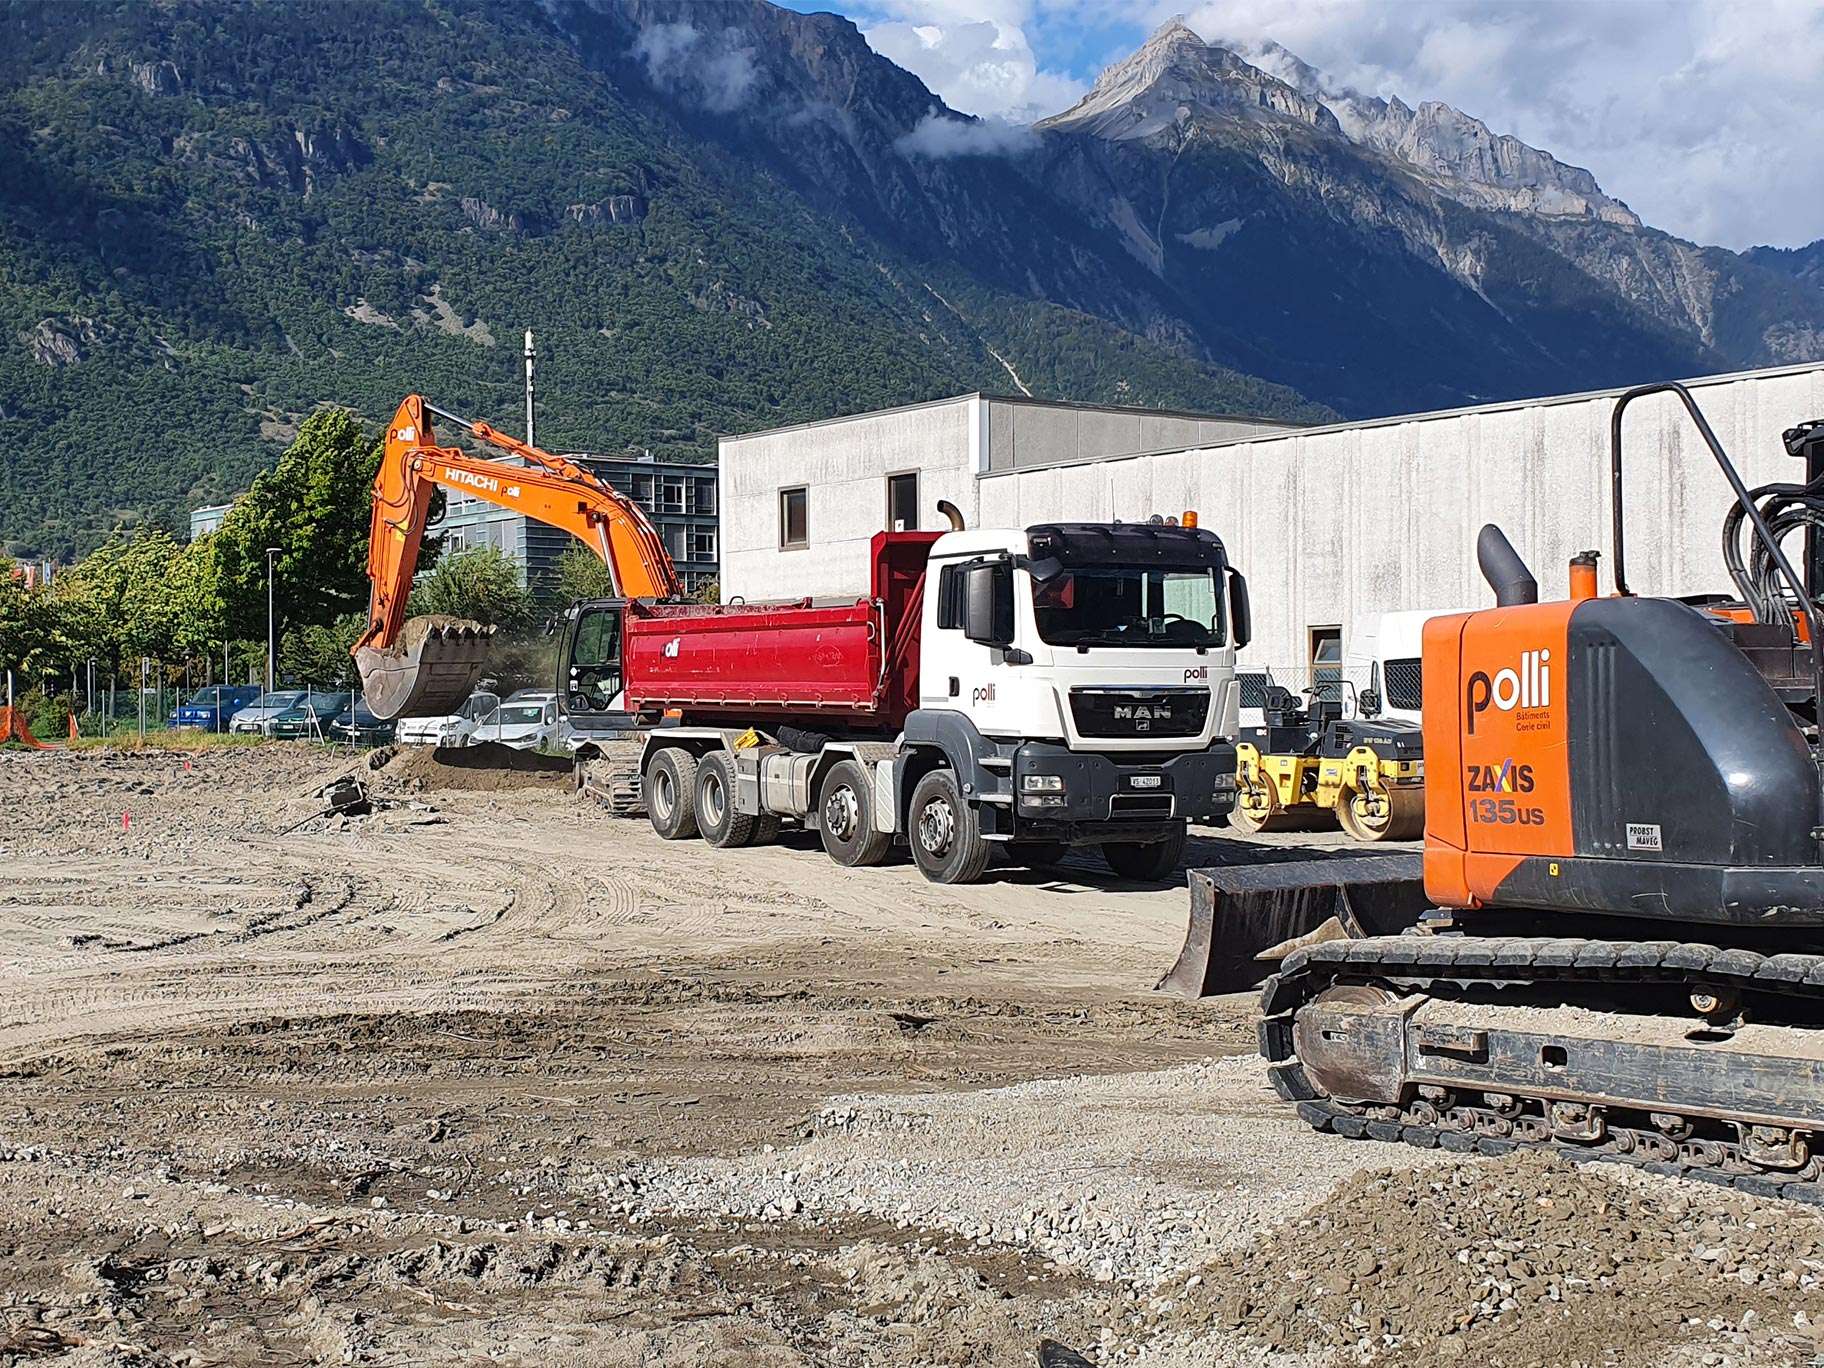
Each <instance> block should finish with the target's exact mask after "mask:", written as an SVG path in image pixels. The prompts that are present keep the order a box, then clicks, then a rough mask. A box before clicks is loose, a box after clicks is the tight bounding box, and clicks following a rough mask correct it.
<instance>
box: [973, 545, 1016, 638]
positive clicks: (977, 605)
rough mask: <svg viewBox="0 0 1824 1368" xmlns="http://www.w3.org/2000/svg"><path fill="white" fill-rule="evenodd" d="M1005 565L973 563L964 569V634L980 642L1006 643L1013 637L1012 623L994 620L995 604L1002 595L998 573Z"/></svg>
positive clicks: (1005, 568) (1004, 572) (1005, 572)
mask: <svg viewBox="0 0 1824 1368" xmlns="http://www.w3.org/2000/svg"><path fill="white" fill-rule="evenodd" d="M1007 573H1008V571H1007V567H1005V566H1004V565H997V564H983V565H972V566H970V567H969V568H968V569H966V570H965V571H963V635H964V636H966V637H967V638H969V640H971V641H974V642H979V643H980V644H981V645H983V646H1006V645H1008V644H1010V643H1011V642H1012V640H1013V635H1012V632H1011V630H1010V629H1011V628H1012V625H1013V624H1012V623H997V622H996V621H995V616H996V612H995V610H996V604H997V601H998V600H999V599H1000V598H1001V594H1000V592H999V591H1000V588H1001V576H1003V575H1005V574H1007Z"/></svg>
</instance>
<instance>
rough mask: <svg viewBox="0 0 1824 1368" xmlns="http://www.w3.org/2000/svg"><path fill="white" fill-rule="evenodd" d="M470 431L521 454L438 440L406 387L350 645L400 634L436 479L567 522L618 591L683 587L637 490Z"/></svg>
mask: <svg viewBox="0 0 1824 1368" xmlns="http://www.w3.org/2000/svg"><path fill="white" fill-rule="evenodd" d="M469 432H470V433H471V434H472V435H473V436H475V437H476V438H477V439H479V440H480V441H483V442H486V443H487V444H488V445H490V446H493V447H495V448H497V449H499V450H501V451H504V452H506V453H508V454H509V455H511V456H516V457H518V458H520V459H521V460H523V461H524V462H525V463H526V464H524V465H515V464H512V463H511V462H508V461H501V460H490V459H488V458H486V457H482V456H476V455H473V454H471V453H469V452H467V451H464V450H462V449H461V448H459V447H449V446H439V445H437V442H436V436H435V434H434V433H433V431H432V429H431V413H430V406H429V405H428V404H427V403H426V402H425V401H424V399H423V397H422V396H420V395H416V394H413V395H408V396H407V397H406V399H405V402H404V403H402V404H400V405H399V409H398V411H397V412H396V413H395V414H394V415H393V420H392V422H390V423H388V424H387V428H386V449H385V454H384V456H383V457H382V459H381V462H380V470H379V473H378V474H376V475H375V477H374V501H373V521H372V524H371V526H370V535H369V541H368V563H367V573H368V579H369V581H370V582H371V584H372V586H373V587H372V593H371V597H370V600H369V604H368V626H367V632H366V633H365V635H363V636H362V638H361V640H360V641H358V642H357V643H356V645H355V649H356V650H357V651H359V650H361V649H362V648H364V647H365V648H369V649H373V650H381V651H384V650H386V649H388V648H390V647H392V646H393V645H394V644H395V643H396V642H397V641H398V638H399V633H400V629H401V627H402V626H403V625H404V622H405V605H406V599H407V598H408V596H409V595H410V594H411V589H412V576H413V573H414V572H415V571H416V569H417V567H418V549H419V545H420V543H421V542H422V541H423V538H424V529H425V522H426V520H427V516H428V514H429V510H430V503H431V491H432V489H433V488H434V487H435V486H437V485H442V486H444V487H445V488H447V489H453V490H459V491H461V492H463V493H466V494H469V495H471V496H473V497H475V498H478V499H482V500H485V501H486V502H488V503H491V504H495V505H497V506H499V507H501V508H510V509H513V510H514V511H515V512H519V513H523V514H525V515H526V516H527V517H529V518H532V519H534V520H535V521H538V522H541V523H545V524H547V525H549V526H551V527H560V528H562V529H563V530H564V531H566V532H569V533H570V534H571V535H572V536H574V537H575V538H576V539H577V540H578V541H580V542H582V543H583V545H584V546H587V547H588V548H589V549H590V550H591V551H593V552H595V554H596V555H598V556H600V557H601V558H602V559H603V561H605V562H606V563H607V565H608V568H609V570H610V572H611V573H612V574H613V576H614V580H615V590H616V593H618V594H619V595H621V596H622V597H625V598H630V599H634V598H661V599H665V598H676V597H678V596H679V595H680V594H681V592H682V590H681V586H680V585H679V582H678V576H677V571H676V569H675V568H674V567H673V565H672V562H671V557H670V555H669V554H668V553H667V552H666V550H665V544H664V542H663V540H662V539H661V538H660V536H659V533H658V530H657V529H656V528H655V527H653V525H652V522H651V520H650V519H648V518H647V516H646V514H645V512H644V510H642V509H641V508H640V506H639V505H638V504H636V503H634V502H633V500H631V499H629V498H628V497H627V496H626V495H624V494H622V493H621V492H620V491H619V490H617V489H615V488H614V487H613V486H611V485H609V484H608V483H607V482H606V481H605V480H603V479H601V477H599V476H597V475H596V474H595V473H594V472H592V471H589V470H586V469H585V468H583V467H582V466H580V465H578V464H577V463H576V462H574V461H571V460H567V459H565V458H564V457H562V456H553V455H552V454H551V453H549V452H547V451H542V450H540V449H539V448H538V447H534V446H528V445H527V444H526V443H524V442H521V441H518V440H517V439H515V438H512V437H509V436H507V435H506V434H505V433H502V432H497V431H495V430H494V429H493V428H491V427H489V426H488V425H487V424H486V423H474V424H471V425H469Z"/></svg>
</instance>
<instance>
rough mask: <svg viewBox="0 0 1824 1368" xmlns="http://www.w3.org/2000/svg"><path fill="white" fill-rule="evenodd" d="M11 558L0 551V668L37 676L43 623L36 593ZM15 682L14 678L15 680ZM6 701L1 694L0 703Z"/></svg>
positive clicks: (17, 674) (43, 646)
mask: <svg viewBox="0 0 1824 1368" xmlns="http://www.w3.org/2000/svg"><path fill="white" fill-rule="evenodd" d="M15 576H16V570H15V567H14V565H13V562H12V561H11V560H10V559H9V558H8V557H6V556H3V555H0V669H10V670H12V671H13V672H14V674H15V676H18V677H23V676H26V675H28V674H30V675H31V676H32V677H34V678H35V677H36V674H37V672H38V671H39V670H41V669H42V668H43V665H44V660H43V656H44V648H45V623H44V618H43V611H42V607H41V605H40V603H39V597H40V596H39V595H38V594H36V593H34V592H33V591H32V590H30V589H27V588H26V587H25V583H24V581H23V580H22V579H19V578H16V577H15ZM15 682H17V680H16V681H15ZM3 702H5V699H4V698H3V697H0V703H3Z"/></svg>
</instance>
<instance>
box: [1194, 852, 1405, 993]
mask: <svg viewBox="0 0 1824 1368" xmlns="http://www.w3.org/2000/svg"><path fill="white" fill-rule="evenodd" d="M1423 863H1424V862H1423V858H1422V857H1421V856H1419V855H1416V854H1399V855H1351V856H1344V857H1341V858H1337V859H1307V860H1290V861H1286V862H1284V863H1281V864H1259V865H1226V866H1222V867H1220V868H1216V869H1193V870H1192V871H1191V872H1190V884H1191V924H1190V927H1189V929H1188V930H1187V931H1186V932H1185V936H1184V949H1182V950H1180V951H1179V952H1178V962H1177V963H1176V964H1174V965H1173V966H1172V969H1171V972H1170V973H1168V974H1167V975H1166V976H1165V977H1164V978H1162V979H1160V980H1159V983H1158V987H1159V988H1160V989H1161V990H1169V991H1171V992H1174V993H1177V994H1179V995H1180V996H1182V997H1187V998H1200V997H1210V996H1213V995H1214V994H1217V993H1235V992H1240V991H1242V990H1244V989H1248V988H1253V987H1256V986H1258V985H1259V984H1260V983H1261V981H1262V980H1263V979H1265V978H1266V977H1267V976H1268V975H1269V974H1271V973H1272V972H1273V965H1272V964H1270V963H1263V962H1262V961H1260V960H1259V959H1257V958H1256V957H1257V956H1258V955H1259V954H1260V952H1261V951H1263V950H1267V949H1270V948H1272V947H1274V946H1277V945H1280V944H1281V943H1283V942H1285V941H1290V940H1295V939H1297V938H1298V937H1300V936H1304V935H1307V934H1309V933H1310V932H1312V931H1315V930H1316V929H1317V928H1318V927H1320V926H1322V925H1323V924H1324V923H1325V922H1326V921H1328V920H1329V919H1330V918H1332V917H1335V918H1336V919H1337V921H1338V922H1340V923H1341V925H1342V928H1343V930H1344V931H1345V932H1347V933H1348V935H1349V936H1350V937H1352V938H1357V937H1362V936H1377V935H1397V934H1398V933H1399V932H1401V931H1403V930H1405V929H1406V928H1407V927H1409V926H1415V925H1417V924H1418V921H1419V918H1420V917H1421V916H1422V915H1423V914H1424V912H1425V911H1426V909H1427V908H1428V907H1430V905H1431V904H1430V902H1429V901H1428V900H1427V899H1426V897H1425V884H1424V875H1423Z"/></svg>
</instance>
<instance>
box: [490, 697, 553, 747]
mask: <svg viewBox="0 0 1824 1368" xmlns="http://www.w3.org/2000/svg"><path fill="white" fill-rule="evenodd" d="M556 737H557V695H556V694H553V693H532V692H527V693H524V694H521V695H515V696H514V697H513V698H510V699H508V700H507V701H506V702H505V703H502V704H501V705H500V706H499V707H497V708H495V709H494V711H493V712H491V713H489V714H488V715H487V716H486V717H484V718H482V719H481V721H480V723H479V724H477V726H476V728H475V732H474V734H473V735H472V736H471V737H470V738H469V744H470V745H471V746H475V745H480V744H481V743H482V742H484V741H495V742H498V743H499V744H500V745H503V746H512V747H513V748H514V749H516V750H536V749H538V747H540V746H549V745H552V744H553V743H554V741H555V740H556Z"/></svg>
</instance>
